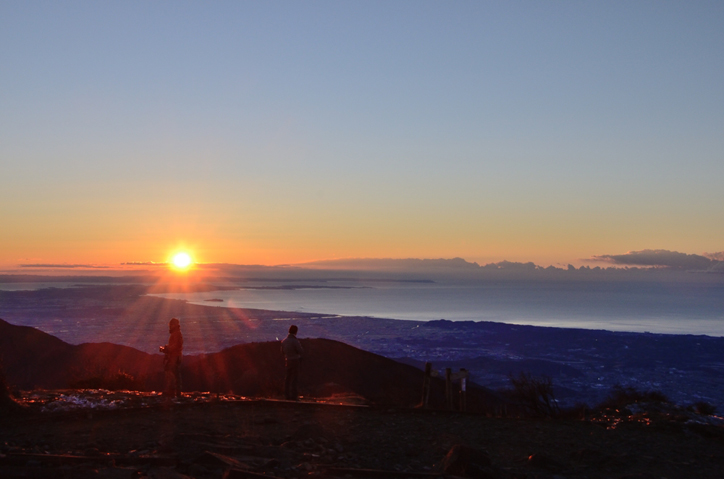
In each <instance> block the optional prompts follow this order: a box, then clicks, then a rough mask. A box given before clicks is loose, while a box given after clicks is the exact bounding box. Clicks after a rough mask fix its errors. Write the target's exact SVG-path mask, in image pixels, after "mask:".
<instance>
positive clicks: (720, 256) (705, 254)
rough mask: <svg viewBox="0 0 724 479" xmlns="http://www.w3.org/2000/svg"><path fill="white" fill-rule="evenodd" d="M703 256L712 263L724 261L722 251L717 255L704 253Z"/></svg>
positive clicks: (723, 252)
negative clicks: (712, 261) (711, 260)
mask: <svg viewBox="0 0 724 479" xmlns="http://www.w3.org/2000/svg"><path fill="white" fill-rule="evenodd" d="M703 256H706V257H707V258H709V259H713V260H714V261H724V251H719V252H718V253H704V254H703Z"/></svg>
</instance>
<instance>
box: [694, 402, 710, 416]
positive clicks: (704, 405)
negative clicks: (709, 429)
mask: <svg viewBox="0 0 724 479" xmlns="http://www.w3.org/2000/svg"><path fill="white" fill-rule="evenodd" d="M688 409H690V410H692V411H694V412H696V413H699V414H703V415H704V416H711V415H712V414H714V413H715V412H716V406H714V405H713V404H711V403H708V402H706V401H697V402H695V403H694V404H692V405H691V407H689V408H688Z"/></svg>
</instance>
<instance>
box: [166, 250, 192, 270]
mask: <svg viewBox="0 0 724 479" xmlns="http://www.w3.org/2000/svg"><path fill="white" fill-rule="evenodd" d="M192 262H193V261H192V260H191V256H190V255H189V254H188V253H185V252H183V251H182V252H180V253H176V254H175V255H173V259H171V263H172V264H173V265H174V266H175V267H176V268H178V269H186V268H188V267H189V266H191V263H192Z"/></svg>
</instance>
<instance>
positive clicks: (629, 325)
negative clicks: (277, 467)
mask: <svg viewBox="0 0 724 479" xmlns="http://www.w3.org/2000/svg"><path fill="white" fill-rule="evenodd" d="M335 285H336V286H345V284H344V283H335ZM267 286H268V283H267ZM346 286H350V289H338V288H309V289H306V288H302V289H241V290H233V291H213V292H204V293H193V294H183V293H177V294H158V295H154V296H159V297H165V298H172V299H185V300H187V301H189V302H191V303H193V304H200V305H204V306H216V307H230V308H255V309H270V310H281V311H295V312H310V313H320V314H330V315H336V314H339V315H344V316H371V317H380V318H392V319H403V320H423V321H427V320H436V319H448V320H452V321H466V320H469V321H481V320H485V321H499V322H505V323H514V324H529V325H535V326H555V327H565V328H585V329H607V330H614V331H637V332H653V333H675V334H708V335H712V336H724V285H721V284H694V283H692V284H682V283H653V282H651V283H649V282H645V283H644V282H615V283H614V282H587V283H583V282H555V283H547V282H508V283H489V284H439V283H434V284H416V283H415V284H406V283H390V284H379V283H378V284H367V285H365V287H359V286H360V283H358V282H355V283H349V284H346ZM212 299H213V300H219V299H221V300H222V301H209V300H212Z"/></svg>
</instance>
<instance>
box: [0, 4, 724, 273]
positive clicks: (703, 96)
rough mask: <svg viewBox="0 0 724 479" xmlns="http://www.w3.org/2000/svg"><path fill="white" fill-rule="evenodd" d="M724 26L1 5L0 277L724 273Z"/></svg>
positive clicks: (619, 18) (389, 12) (549, 12)
mask: <svg viewBox="0 0 724 479" xmlns="http://www.w3.org/2000/svg"><path fill="white" fill-rule="evenodd" d="M722 25H724V4H723V3H721V2H695V3H691V4H690V3H684V2H426V1H416V2H370V1H366V2H217V3H214V4H211V5H209V4H205V3H202V2H154V3H151V2H115V3H111V2H63V3H62V4H60V3H53V2H5V3H3V4H2V5H0V64H2V68H0V91H2V93H1V94H0V164H1V165H2V171H3V174H2V175H0V219H2V221H3V223H4V224H5V225H7V228H4V232H2V233H0V250H2V251H3V253H0V264H6V265H9V264H14V263H19V262H27V261H43V262H47V261H53V262H63V261H67V262H99V263H102V262H111V263H113V262H122V261H145V260H164V259H166V258H165V257H166V255H168V254H169V253H170V251H171V250H173V249H175V248H178V247H184V248H188V249H191V250H193V251H194V252H195V254H196V256H197V257H198V258H199V259H200V260H206V261H214V262H217V261H222V262H240V263H245V262H246V263H249V262H254V263H267V264H274V263H282V262H283V263H286V262H295V261H311V260H317V259H328V258H339V257H411V256H415V257H428V258H430V257H453V256H461V257H464V258H466V259H469V260H472V261H482V262H487V261H498V260H503V259H508V260H526V261H527V260H533V261H536V262H538V263H541V264H551V263H554V264H555V263H558V262H563V263H567V262H575V261H577V260H579V259H581V258H586V257H590V256H593V255H603V254H620V253H623V252H625V251H628V250H642V249H646V248H663V249H670V250H677V251H683V252H686V253H702V252H705V251H708V252H714V251H721V250H724V247H722V244H724V221H722V219H724V187H722V186H723V185H722V178H724V88H722V85H724V54H723V53H724V28H722Z"/></svg>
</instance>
